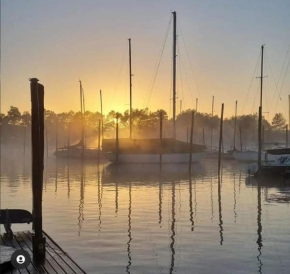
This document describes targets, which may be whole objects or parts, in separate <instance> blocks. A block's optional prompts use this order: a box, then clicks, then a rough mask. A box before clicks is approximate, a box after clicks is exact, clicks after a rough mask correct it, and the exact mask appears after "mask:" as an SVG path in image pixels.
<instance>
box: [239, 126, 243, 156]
mask: <svg viewBox="0 0 290 274" xmlns="http://www.w3.org/2000/svg"><path fill="white" fill-rule="evenodd" d="M239 129H240V148H241V151H242V150H243V139H242V127H241V125H240V126H239Z"/></svg>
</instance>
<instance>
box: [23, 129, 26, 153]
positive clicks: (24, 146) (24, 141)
mask: <svg viewBox="0 0 290 274" xmlns="http://www.w3.org/2000/svg"><path fill="white" fill-rule="evenodd" d="M25 150H26V126H24V127H23V156H25Z"/></svg>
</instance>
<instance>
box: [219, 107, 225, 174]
mask: <svg viewBox="0 0 290 274" xmlns="http://www.w3.org/2000/svg"><path fill="white" fill-rule="evenodd" d="M223 120H224V104H222V110H221V121H220V139H219V159H218V175H219V176H220V170H221V158H222V143H223Z"/></svg>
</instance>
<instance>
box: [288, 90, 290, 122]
mask: <svg viewBox="0 0 290 274" xmlns="http://www.w3.org/2000/svg"><path fill="white" fill-rule="evenodd" d="M288 112H289V113H288V115H289V117H288V125H289V126H290V95H288Z"/></svg>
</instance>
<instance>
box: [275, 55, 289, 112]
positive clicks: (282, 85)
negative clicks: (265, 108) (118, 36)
mask: <svg viewBox="0 0 290 274" xmlns="http://www.w3.org/2000/svg"><path fill="white" fill-rule="evenodd" d="M289 65H290V57H289V60H288V64H287V67H286V70H285V73H284V78H283V81H282V84H281V88H280V93H279V98H278V101H279V99H280V100H281V102H283V101H282V98H281V93H282V90H283V87H284V83H285V79H286V75H287V72H288V69H289ZM278 101H277V104H276V108H275V112H276V110H277V106H278Z"/></svg>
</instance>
